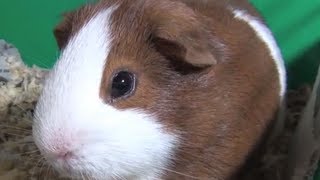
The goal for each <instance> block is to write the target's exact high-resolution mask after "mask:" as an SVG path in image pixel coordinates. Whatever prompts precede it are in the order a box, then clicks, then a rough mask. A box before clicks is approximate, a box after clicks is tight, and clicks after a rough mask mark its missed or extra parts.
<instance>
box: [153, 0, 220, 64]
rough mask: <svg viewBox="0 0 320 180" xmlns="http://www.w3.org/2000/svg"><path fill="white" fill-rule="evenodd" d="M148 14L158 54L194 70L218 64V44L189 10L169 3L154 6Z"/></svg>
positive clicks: (180, 5) (180, 4)
mask: <svg viewBox="0 0 320 180" xmlns="http://www.w3.org/2000/svg"><path fill="white" fill-rule="evenodd" d="M169 3H170V2H169ZM157 4H161V3H160V2H159V3H157ZM151 14H152V15H151V16H150V18H151V22H152V26H153V28H152V35H151V39H152V42H153V44H154V46H155V48H156V49H157V51H158V52H160V53H161V54H162V55H164V56H166V57H167V58H169V59H175V60H182V61H184V62H185V63H188V64H190V65H192V66H194V67H207V66H211V65H214V64H216V63H218V61H219V58H220V57H219V55H220V53H221V52H220V50H221V49H220V48H221V43H219V42H218V41H217V39H216V38H214V37H213V35H212V32H209V30H208V29H207V27H206V26H207V25H206V24H205V23H204V22H203V20H204V19H200V18H198V17H197V16H196V14H195V13H194V11H193V10H192V9H191V8H189V7H187V6H186V5H184V4H182V3H175V2H173V3H172V4H171V5H159V6H158V7H157V5H155V6H154V10H153V12H151ZM202 18H203V17H202ZM200 20H202V21H200Z"/></svg>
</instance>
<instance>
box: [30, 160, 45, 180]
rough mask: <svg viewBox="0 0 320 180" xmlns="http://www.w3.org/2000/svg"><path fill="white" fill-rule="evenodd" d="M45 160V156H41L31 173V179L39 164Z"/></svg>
mask: <svg viewBox="0 0 320 180" xmlns="http://www.w3.org/2000/svg"><path fill="white" fill-rule="evenodd" d="M42 160H43V157H41V158H40V159H39V160H38V162H37V163H36V165H35V166H34V167H33V168H32V173H31V179H32V178H33V176H34V174H35V171H36V168H37V167H38V164H39V163H41V161H42Z"/></svg>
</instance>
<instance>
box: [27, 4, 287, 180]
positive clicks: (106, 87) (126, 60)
mask: <svg viewBox="0 0 320 180" xmlns="http://www.w3.org/2000/svg"><path fill="white" fill-rule="evenodd" d="M54 35H55V37H56V40H57V44H58V46H59V48H60V49H61V55H60V57H59V59H58V61H57V63H56V64H55V66H54V67H53V69H52V71H51V72H50V74H49V76H48V78H47V79H46V82H45V85H44V89H43V92H42V94H41V96H40V98H39V101H38V104H37V106H36V111H35V118H34V123H33V137H34V140H35V143H36V145H37V147H38V148H39V150H40V152H41V153H42V155H43V156H44V157H45V158H46V160H47V161H48V163H49V164H50V165H51V166H52V167H53V168H54V169H56V170H57V171H58V172H60V173H62V174H65V175H67V176H70V177H73V178H77V177H80V178H81V177H87V178H88V179H130V180H131V179H139V180H140V179H141V180H145V179H150V180H151V179H152V180H153V179H163V180H169V179H170V180H171V179H212V180H214V179H219V180H222V179H230V178H231V177H232V176H233V174H235V173H237V171H238V170H239V169H240V168H241V167H242V166H243V165H244V164H245V163H246V161H247V159H248V157H249V155H250V154H251V152H253V150H254V149H255V147H256V146H257V144H259V142H260V141H261V140H262V139H263V136H264V134H265V133H266V131H267V129H268V127H269V126H270V125H271V124H272V123H273V122H274V119H275V118H274V117H275V115H276V113H277V112H278V109H279V106H280V104H281V102H282V99H283V97H284V93H285V89H286V85H285V84H286V79H285V69H284V64H283V61H282V57H281V54H280V51H279V48H278V46H277V44H276V41H275V40H274V38H273V36H272V33H271V32H270V30H269V29H268V28H267V26H266V25H265V23H264V22H263V20H262V18H261V17H260V16H259V14H258V12H257V11H256V10H255V9H254V8H253V7H252V6H251V5H250V4H249V3H248V2H247V1H245V0H230V1H218V0H102V1H100V2H97V3H92V4H86V5H84V6H83V7H81V8H79V9H77V10H74V11H72V12H68V13H66V14H65V15H64V19H63V20H62V22H61V23H60V24H59V25H58V26H57V27H56V28H55V30H54Z"/></svg>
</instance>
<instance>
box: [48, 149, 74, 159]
mask: <svg viewBox="0 0 320 180" xmlns="http://www.w3.org/2000/svg"><path fill="white" fill-rule="evenodd" d="M53 156H54V157H55V158H56V159H61V160H68V159H71V158H72V157H74V154H73V153H72V152H71V151H60V152H54V153H53Z"/></svg>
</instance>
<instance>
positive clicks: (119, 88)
mask: <svg viewBox="0 0 320 180" xmlns="http://www.w3.org/2000/svg"><path fill="white" fill-rule="evenodd" d="M135 80H136V78H135V76H134V74H132V73H130V72H128V71H120V72H118V73H117V74H116V75H115V76H114V77H113V79H112V85H111V98H112V99H116V98H119V97H123V96H128V95H130V94H131V93H132V92H133V90H134V88H135Z"/></svg>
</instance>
